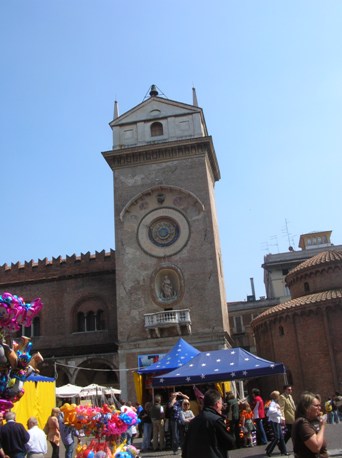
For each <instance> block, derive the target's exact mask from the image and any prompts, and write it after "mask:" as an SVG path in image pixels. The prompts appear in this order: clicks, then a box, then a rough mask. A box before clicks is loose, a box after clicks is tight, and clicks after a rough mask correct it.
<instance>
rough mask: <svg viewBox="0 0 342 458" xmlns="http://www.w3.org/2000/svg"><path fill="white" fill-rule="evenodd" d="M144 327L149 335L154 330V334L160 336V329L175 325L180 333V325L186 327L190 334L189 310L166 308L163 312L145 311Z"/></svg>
mask: <svg viewBox="0 0 342 458" xmlns="http://www.w3.org/2000/svg"><path fill="white" fill-rule="evenodd" d="M144 317H145V329H146V330H147V332H148V334H149V337H151V331H152V330H154V332H155V333H156V335H157V336H158V337H160V329H161V328H168V327H171V326H175V327H176V329H177V332H178V334H179V335H182V331H181V327H182V326H184V327H186V328H187V331H188V334H191V319H190V310H189V309H184V310H166V311H164V312H157V313H146V314H145V315H144Z"/></svg>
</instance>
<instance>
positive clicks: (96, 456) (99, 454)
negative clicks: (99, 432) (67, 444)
mask: <svg viewBox="0 0 342 458" xmlns="http://www.w3.org/2000/svg"><path fill="white" fill-rule="evenodd" d="M138 456H139V450H138V449H137V448H135V447H134V446H133V445H125V444H120V445H119V446H118V447H116V448H114V449H113V450H111V448H110V446H109V444H108V442H98V441H96V440H92V441H91V442H90V443H89V444H78V446H77V448H76V458H136V457H138Z"/></svg>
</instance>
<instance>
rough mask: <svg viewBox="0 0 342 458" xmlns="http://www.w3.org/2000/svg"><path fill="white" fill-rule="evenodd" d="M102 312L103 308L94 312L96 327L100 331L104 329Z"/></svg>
mask: <svg viewBox="0 0 342 458" xmlns="http://www.w3.org/2000/svg"><path fill="white" fill-rule="evenodd" d="M104 328H105V326H104V312H103V310H98V311H97V314H96V329H97V330H98V331H101V330H102V329H104Z"/></svg>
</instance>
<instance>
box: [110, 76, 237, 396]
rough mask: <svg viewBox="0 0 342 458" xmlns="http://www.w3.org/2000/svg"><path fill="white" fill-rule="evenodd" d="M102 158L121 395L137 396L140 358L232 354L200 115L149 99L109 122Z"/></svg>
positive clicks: (213, 173) (208, 146)
mask: <svg viewBox="0 0 342 458" xmlns="http://www.w3.org/2000/svg"><path fill="white" fill-rule="evenodd" d="M110 127H111V128H112V131H113V148H112V150H111V151H106V152H104V153H103V156H104V158H105V160H106V161H107V163H108V165H109V166H110V168H111V169H112V171H113V175H114V207H115V212H114V213H115V242H116V243H115V245H116V250H115V257H116V304H117V311H116V313H117V322H118V340H119V342H118V343H119V368H120V387H121V389H122V390H123V396H125V397H127V396H129V397H131V398H133V396H134V394H133V393H134V391H133V377H132V376H131V372H130V371H128V369H132V368H136V367H137V365H138V356H139V355H144V354H156V353H166V352H167V351H168V350H169V349H170V348H171V347H172V346H173V345H174V344H175V342H176V341H177V340H178V338H179V336H182V337H183V339H185V340H186V341H187V342H189V343H190V344H191V345H193V346H195V347H196V348H198V349H199V350H203V351H204V350H211V349H219V348H224V347H225V346H229V344H228V339H229V321H228V312H227V304H226V297H225V288H224V280H223V271H222V263H221V249H220V242H219V231H218V224H217V217H216V210H215V197H214V186H215V182H216V181H218V180H219V179H220V171H219V166H218V163H217V159H216V154H215V150H214V146H213V141H212V138H211V137H210V136H209V135H208V132H207V126H206V123H205V119H204V115H203V111H202V109H201V108H199V107H198V105H197V97H196V93H195V90H194V89H193V104H192V105H189V104H185V103H180V102H176V101H173V100H169V99H167V98H164V97H162V96H161V95H159V92H158V89H157V88H156V86H154V85H153V86H151V89H150V92H149V97H148V98H146V99H145V100H144V101H143V102H142V103H140V104H139V105H137V106H136V107H134V108H132V109H131V110H129V111H128V112H126V113H124V114H123V115H121V116H119V115H118V110H117V104H115V109H114V120H113V121H112V122H111V123H110Z"/></svg>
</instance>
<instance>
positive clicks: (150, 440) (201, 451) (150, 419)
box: [140, 385, 342, 458]
mask: <svg viewBox="0 0 342 458" xmlns="http://www.w3.org/2000/svg"><path fill="white" fill-rule="evenodd" d="M331 400H332V399H330V401H331ZM197 401H198V399H197ZM339 401H341V404H342V398H341V397H340V395H339V393H336V394H335V397H334V401H333V403H335V405H336V409H337V411H338V406H339ZM191 402H192V403H193V406H195V405H196V404H197V402H196V401H191ZM333 409H334V406H333ZM325 414H327V415H325ZM140 418H141V421H142V433H143V442H142V453H144V452H147V451H149V450H154V451H158V450H164V449H165V448H166V447H167V442H168V439H167V437H168V436H170V439H169V448H171V449H172V450H173V453H174V454H178V453H181V454H182V458H190V457H191V458H192V457H195V456H198V457H206V458H207V457H208V458H210V457H215V458H218V457H226V456H227V452H228V450H231V449H234V448H240V447H253V446H255V445H264V446H265V455H267V456H268V457H270V456H272V454H273V453H274V451H275V449H276V448H277V451H278V453H280V454H281V455H283V456H288V455H290V452H289V451H288V448H287V446H288V441H289V440H290V438H292V442H293V453H294V454H295V456H296V458H319V457H321V458H326V456H327V451H326V442H325V439H324V431H325V424H326V422H327V421H329V412H328V411H326V410H325V405H322V402H321V400H320V397H319V395H317V394H313V393H310V392H305V393H302V394H301V395H300V396H299V397H298V399H297V403H295V401H294V398H293V396H292V386H290V385H285V386H284V387H283V390H282V392H280V391H277V390H274V391H272V392H271V393H270V394H269V395H268V396H267V400H265V401H264V399H263V398H262V396H261V393H260V390H259V389H257V388H254V389H253V390H252V391H251V393H250V395H246V397H245V399H238V398H237V397H236V396H235V395H234V394H233V393H232V392H229V393H227V394H226V396H225V397H224V398H223V397H222V396H221V394H220V393H219V392H217V391H216V390H208V391H207V392H206V393H205V394H204V396H203V399H202V400H201V402H200V408H199V414H198V415H194V413H193V411H192V409H191V408H190V400H189V397H188V396H187V395H185V394H183V393H182V392H180V391H178V392H174V393H171V395H170V398H169V400H168V402H166V403H165V404H163V403H162V399H161V396H160V395H156V396H155V399H154V402H153V403H152V402H147V403H146V404H145V405H144V408H143V409H142V411H141V414H140ZM336 418H337V419H336V420H335V421H336V422H337V421H339V420H338V414H337V416H336Z"/></svg>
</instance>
